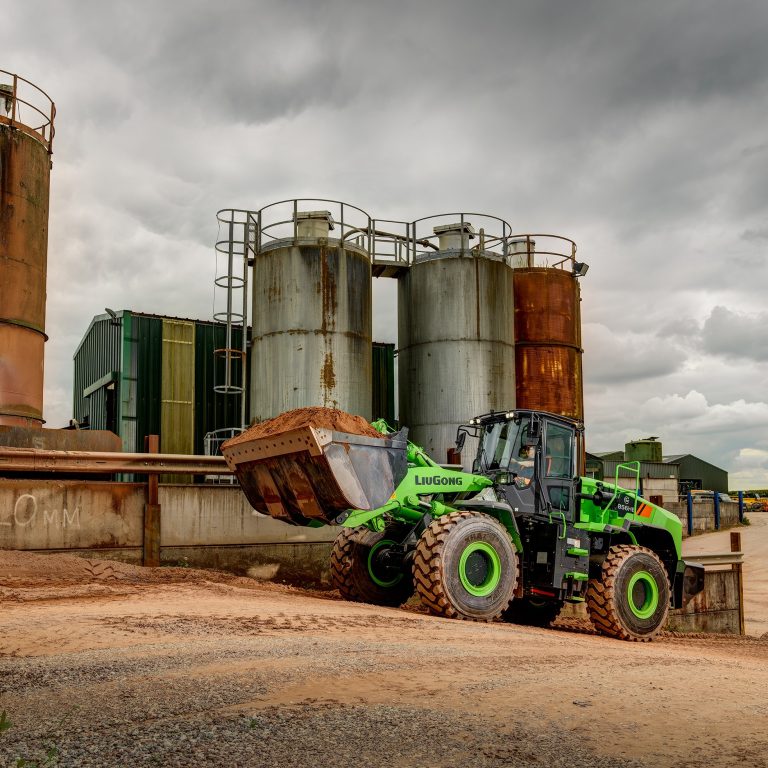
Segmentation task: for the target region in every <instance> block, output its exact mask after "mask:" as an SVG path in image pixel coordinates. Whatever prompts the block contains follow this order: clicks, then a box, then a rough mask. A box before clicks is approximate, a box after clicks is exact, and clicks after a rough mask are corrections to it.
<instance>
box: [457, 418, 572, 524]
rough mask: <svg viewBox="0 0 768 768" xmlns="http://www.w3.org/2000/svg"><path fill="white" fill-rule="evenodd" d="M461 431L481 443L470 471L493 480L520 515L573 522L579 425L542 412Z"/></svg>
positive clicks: (478, 421)
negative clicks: (540, 515) (545, 516)
mask: <svg viewBox="0 0 768 768" xmlns="http://www.w3.org/2000/svg"><path fill="white" fill-rule="evenodd" d="M462 430H464V431H466V432H467V433H468V434H471V435H473V436H474V437H476V438H477V439H478V450H477V456H476V457H475V461H474V464H473V467H472V471H473V472H474V473H476V474H483V475H487V476H488V477H491V478H493V480H494V481H495V482H496V483H497V485H498V486H499V487H501V488H502V489H503V490H504V494H505V496H506V497H507V500H508V502H509V504H510V506H511V507H512V508H513V509H515V510H516V511H518V512H519V513H522V514H536V513H538V514H546V515H547V516H549V515H551V513H553V512H554V513H556V514H557V515H558V516H559V517H563V516H564V517H565V518H567V519H568V521H569V522H570V521H573V505H574V493H575V485H576V482H577V475H578V472H577V467H578V447H579V445H580V442H579V441H580V437H581V429H580V425H579V424H577V423H576V422H573V421H571V420H570V419H565V418H563V417H561V416H557V415H555V414H549V413H544V412H541V411H528V410H516V411H507V412H500V413H489V414H485V415H484V416H480V417H478V418H477V419H472V421H471V422H470V424H469V425H467V426H466V427H462V428H461V429H460V430H459V441H458V442H460V443H463V440H462V439H461V432H462Z"/></svg>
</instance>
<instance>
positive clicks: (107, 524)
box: [0, 480, 144, 550]
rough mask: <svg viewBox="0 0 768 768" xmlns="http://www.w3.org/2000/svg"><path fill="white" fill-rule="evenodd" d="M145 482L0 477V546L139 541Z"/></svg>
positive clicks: (128, 543) (78, 546) (35, 547)
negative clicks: (4, 478) (0, 478)
mask: <svg viewBox="0 0 768 768" xmlns="http://www.w3.org/2000/svg"><path fill="white" fill-rule="evenodd" d="M143 517H144V486H143V485H139V484H133V483H100V482H89V481H78V480H0V547H3V548H4V549H32V550H51V549H109V548H112V547H139V548H140V547H141V545H142V540H143V536H144V523H143Z"/></svg>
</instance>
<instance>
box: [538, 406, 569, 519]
mask: <svg viewBox="0 0 768 768" xmlns="http://www.w3.org/2000/svg"><path fill="white" fill-rule="evenodd" d="M574 436H575V432H574V429H573V428H572V427H569V426H567V425H565V424H559V423H558V422H556V421H549V420H546V421H545V422H544V445H543V448H542V452H541V469H540V475H539V476H540V477H541V484H542V491H543V495H544V498H545V499H546V500H547V501H548V502H549V503H550V504H551V505H552V514H553V516H557V517H560V519H561V520H565V521H567V522H569V523H573V522H574V512H573V510H574V484H575V478H576V464H575V462H576V456H575V455H574V445H575V440H574Z"/></svg>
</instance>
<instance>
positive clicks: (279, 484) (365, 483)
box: [221, 426, 408, 525]
mask: <svg viewBox="0 0 768 768" xmlns="http://www.w3.org/2000/svg"><path fill="white" fill-rule="evenodd" d="M232 443H233V444H228V443H225V444H224V445H223V446H222V448H221V452H222V453H223V454H224V458H225V459H226V462H227V464H228V465H229V467H230V468H231V469H232V471H233V472H234V473H235V475H236V476H237V479H238V480H239V482H240V486H241V488H242V489H243V492H244V493H245V495H246V498H247V499H248V501H249V502H250V504H251V506H252V507H253V508H254V509H256V510H258V511H259V512H263V513H264V514H267V515H270V516H271V517H274V518H277V519H278V520H284V521H286V522H289V523H293V524H294V525H307V524H309V523H310V522H312V521H313V520H316V521H319V522H321V523H328V524H333V523H334V521H335V519H336V518H337V517H338V516H339V515H340V514H341V513H342V512H346V511H347V510H350V509H362V510H371V509H376V508H378V507H380V506H382V505H383V504H385V503H386V502H387V501H388V500H389V497H390V496H391V495H392V493H393V491H394V490H395V488H397V486H398V485H399V484H400V482H401V481H402V479H403V478H404V477H405V474H406V472H407V468H408V467H407V441H406V439H405V437H404V436H401V433H397V434H394V435H392V436H391V437H389V438H384V437H383V436H382V438H375V437H363V436H362V435H353V434H350V433H348V432H336V431H334V430H331V429H324V428H318V427H311V426H304V427H299V428H297V429H291V430H287V431H285V432H280V433H279V434H276V435H270V436H268V437H254V438H253V439H251V440H244V441H243V440H242V439H239V441H238V442H235V441H232Z"/></svg>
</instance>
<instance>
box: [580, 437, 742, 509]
mask: <svg viewBox="0 0 768 768" xmlns="http://www.w3.org/2000/svg"><path fill="white" fill-rule="evenodd" d="M632 461H638V462H639V463H640V477H639V482H640V492H641V494H642V495H643V496H644V497H645V498H647V499H649V500H650V501H652V502H655V503H657V504H660V505H661V506H664V505H667V504H672V503H674V502H676V501H677V500H678V498H679V497H680V496H684V495H685V494H686V493H687V492H688V491H689V490H701V489H705V490H710V491H718V492H723V493H727V492H728V472H727V471H726V470H724V469H720V468H719V467H716V466H714V465H713V464H710V463H709V462H708V461H704V460H703V459H699V458H698V457H696V456H693V455H691V454H677V455H674V456H663V454H662V444H661V442H659V440H658V438H656V437H648V438H645V439H642V440H633V441H631V442H629V443H627V444H626V445H625V446H624V450H623V451H604V452H598V453H588V454H587V460H586V474H587V475H589V476H590V477H599V478H602V479H603V480H604V481H605V482H607V483H613V482H614V481H615V479H616V471H617V469H618V472H619V474H618V477H619V480H620V484H622V485H626V486H627V487H634V483H635V474H634V473H633V472H632V471H631V470H630V469H629V468H626V467H623V466H621V465H623V464H624V463H626V462H632Z"/></svg>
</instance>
